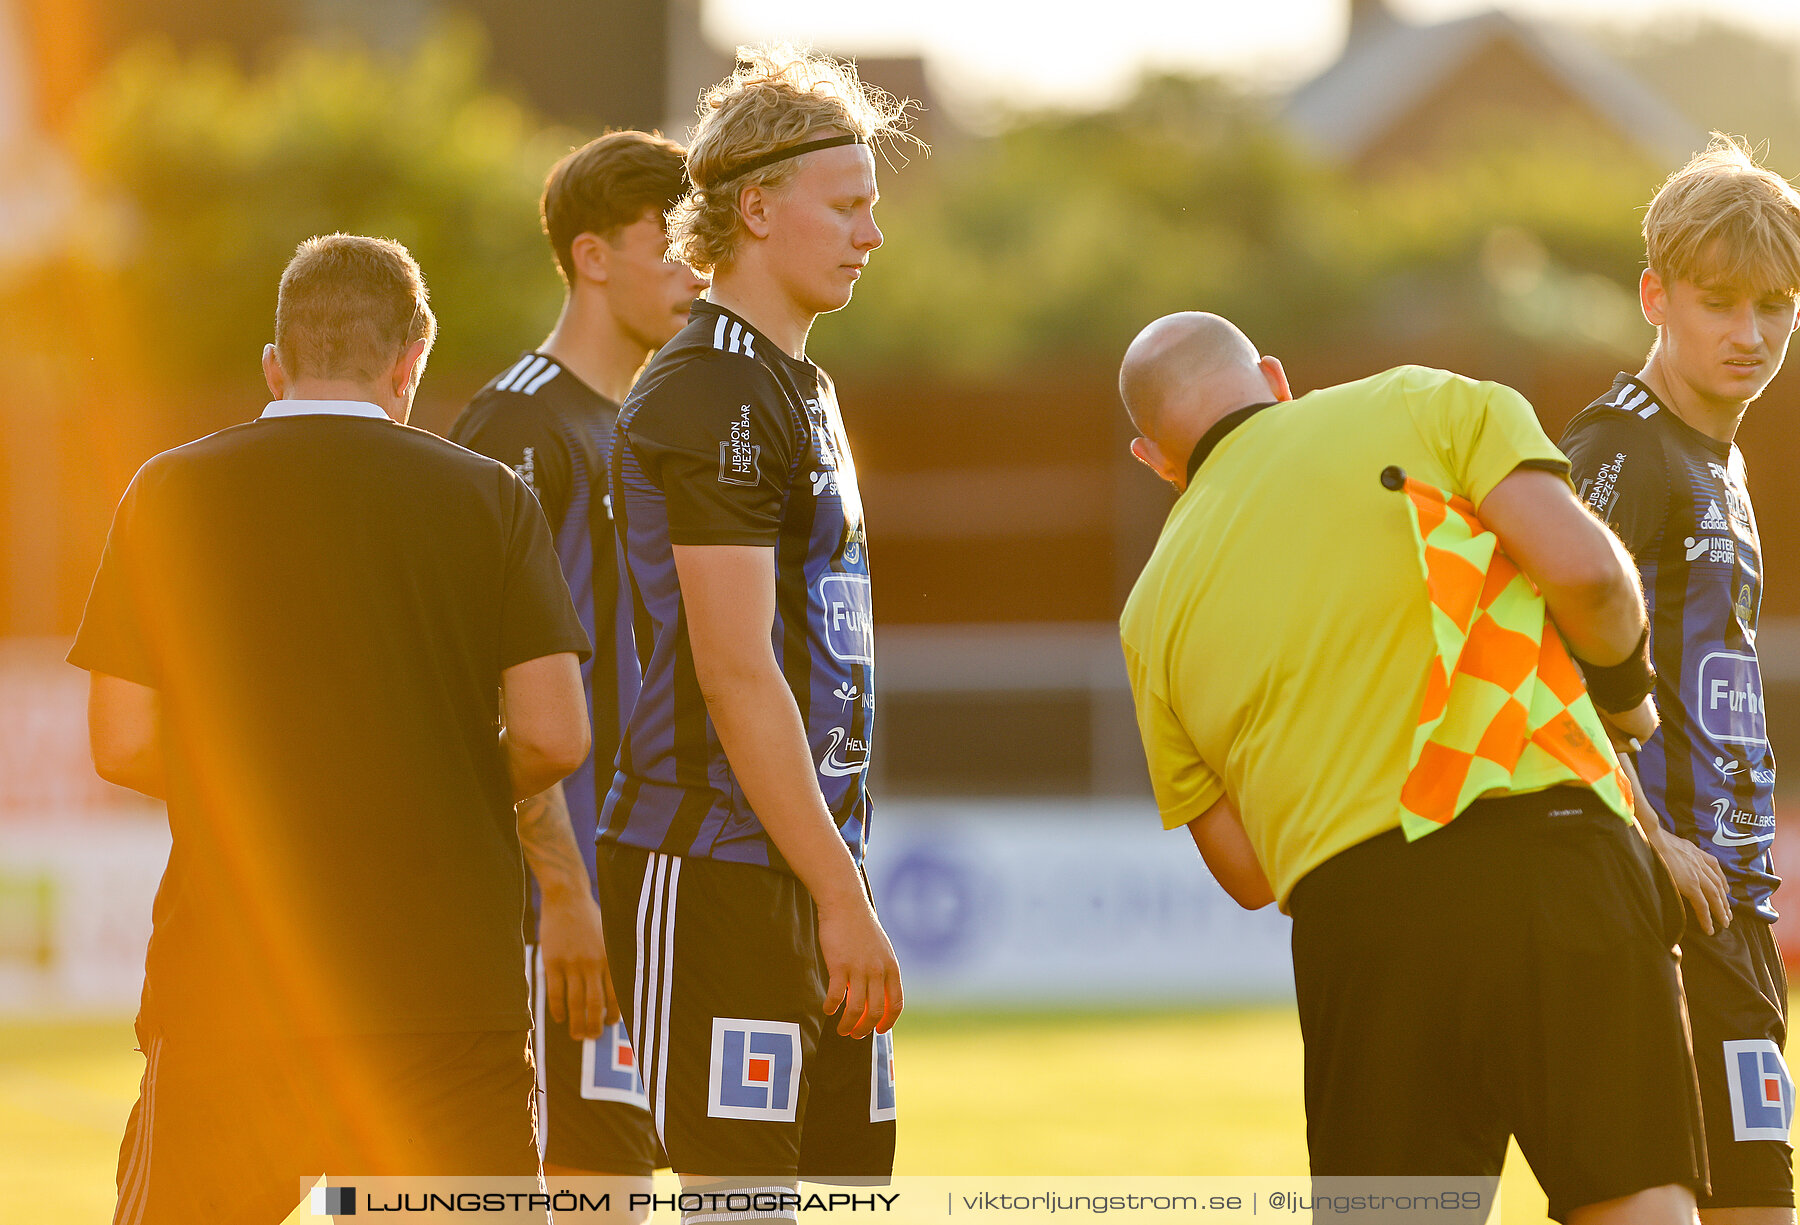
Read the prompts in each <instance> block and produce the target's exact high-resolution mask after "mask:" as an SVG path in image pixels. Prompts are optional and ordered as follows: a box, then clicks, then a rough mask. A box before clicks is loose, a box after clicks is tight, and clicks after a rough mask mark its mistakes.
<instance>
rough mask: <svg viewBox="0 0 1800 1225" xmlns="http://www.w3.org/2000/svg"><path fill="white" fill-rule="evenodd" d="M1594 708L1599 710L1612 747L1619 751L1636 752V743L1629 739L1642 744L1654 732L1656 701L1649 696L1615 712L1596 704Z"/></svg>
mask: <svg viewBox="0 0 1800 1225" xmlns="http://www.w3.org/2000/svg"><path fill="white" fill-rule="evenodd" d="M1594 709H1595V710H1599V711H1600V721H1601V722H1602V723H1604V724H1606V734H1607V736H1608V737H1610V738H1611V740H1612V742H1613V747H1614V748H1615V749H1618V750H1620V751H1621V752H1624V751H1631V752H1636V751H1637V747H1636V745H1633V744H1631V743H1629V741H1632V740H1635V741H1637V742H1638V744H1642V743H1643V742H1644V741H1646V740H1648V739H1650V737H1651V736H1653V735H1655V734H1656V725H1657V721H1658V720H1657V714H1656V703H1655V702H1654V701H1653V700H1652V699H1650V698H1645V699H1644V700H1643V701H1641V702H1639V703H1638V704H1637V705H1636V706H1633V707H1632V708H1631V709H1630V710H1622V711H1619V712H1618V713H1617V714H1613V713H1611V712H1609V711H1604V710H1600V708H1599V707H1598V706H1596V707H1594Z"/></svg>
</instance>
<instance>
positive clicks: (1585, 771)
mask: <svg viewBox="0 0 1800 1225" xmlns="http://www.w3.org/2000/svg"><path fill="white" fill-rule="evenodd" d="M1395 478H1399V479H1398V480H1396V479H1395ZM1382 483H1383V484H1384V485H1387V486H1389V487H1390V488H1395V487H1398V488H1399V489H1401V490H1402V491H1403V492H1404V493H1405V495H1406V501H1407V507H1408V513H1409V514H1410V515H1411V517H1412V523H1413V530H1414V532H1415V533H1416V536H1417V539H1418V542H1419V566H1420V569H1421V570H1422V571H1423V572H1424V575H1425V585H1426V587H1427V588H1428V589H1429V591H1430V594H1431V628H1432V634H1433V636H1434V638H1435V639H1436V646H1437V653H1436V655H1435V656H1434V657H1433V658H1432V661H1431V672H1430V675H1429V677H1428V678H1427V680H1426V684H1425V700H1424V702H1423V704H1422V705H1421V708H1420V710H1419V725H1418V727H1417V728H1416V729H1415V730H1414V732H1413V744H1412V761H1411V769H1410V770H1409V772H1408V774H1407V776H1406V785H1405V786H1404V787H1403V788H1402V789H1401V793H1400V807H1401V824H1402V826H1403V827H1404V829H1405V831H1406V838H1407V841H1409V842H1410V841H1413V840H1415V839H1418V838H1422V837H1424V836H1425V835H1426V834H1428V833H1430V832H1432V831H1433V830H1436V829H1441V828H1443V827H1444V826H1445V825H1446V824H1448V823H1449V822H1450V820H1451V819H1452V818H1453V817H1455V816H1456V815H1457V814H1458V813H1460V812H1461V811H1462V810H1463V809H1465V808H1467V807H1468V806H1469V804H1470V803H1472V802H1473V801H1475V800H1477V799H1480V798H1481V797H1482V796H1485V795H1500V794H1511V793H1515V792H1525V791H1538V790H1542V789H1543V788H1545V787H1549V786H1553V785H1555V784H1557V783H1567V782H1569V781H1570V778H1569V776H1570V775H1571V774H1573V775H1574V776H1575V778H1577V779H1579V780H1580V781H1581V782H1582V783H1583V784H1585V785H1586V786H1588V787H1590V788H1592V789H1593V791H1594V793H1595V794H1596V795H1598V796H1599V797H1600V798H1601V799H1602V800H1604V801H1605V803H1606V805H1607V807H1609V808H1611V809H1612V810H1613V811H1614V812H1616V813H1618V814H1619V815H1620V816H1621V817H1623V818H1625V819H1626V820H1628V821H1629V820H1631V819H1632V799H1631V785H1630V784H1629V783H1628V782H1626V781H1625V775H1624V772H1623V771H1622V770H1620V768H1619V759H1618V757H1617V755H1616V754H1614V752H1613V749H1612V744H1611V743H1610V742H1609V741H1608V740H1607V737H1606V729H1605V727H1604V726H1603V725H1602V724H1601V722H1600V714H1599V712H1598V711H1597V710H1596V709H1595V708H1594V703H1593V699H1591V698H1589V697H1588V693H1587V685H1586V683H1585V682H1584V681H1583V679H1582V676H1581V670H1580V669H1579V668H1577V667H1576V666H1575V661H1574V660H1573V659H1571V658H1570V657H1569V651H1568V648H1567V647H1565V646H1564V645H1563V640H1562V635H1560V634H1558V633H1557V632H1556V627H1555V626H1554V625H1552V624H1551V622H1550V618H1549V613H1548V611H1547V610H1546V608H1545V606H1544V597H1543V596H1541V595H1539V594H1538V590H1537V588H1536V587H1535V586H1534V585H1533V584H1532V582H1531V580H1530V579H1528V578H1526V577H1525V575H1524V574H1522V573H1520V571H1519V568H1518V567H1517V566H1516V565H1514V564H1513V561H1512V559H1511V558H1509V557H1508V556H1507V555H1506V554H1505V553H1503V552H1502V551H1501V550H1500V547H1499V541H1498V539H1497V538H1496V537H1495V536H1494V534H1493V532H1491V531H1489V530H1488V528H1487V526H1486V525H1485V524H1483V523H1482V522H1481V520H1480V519H1478V518H1476V516H1475V506H1474V504H1473V503H1471V502H1470V501H1469V500H1468V499H1467V498H1462V497H1456V496H1453V495H1451V494H1448V493H1446V492H1445V491H1443V490H1442V489H1437V488H1434V487H1433V486H1430V485H1426V484H1423V483H1421V482H1419V481H1415V480H1413V479H1412V478H1410V477H1408V476H1406V475H1405V474H1404V473H1402V472H1400V471H1399V470H1398V469H1395V468H1390V469H1388V470H1387V471H1386V472H1384V473H1382Z"/></svg>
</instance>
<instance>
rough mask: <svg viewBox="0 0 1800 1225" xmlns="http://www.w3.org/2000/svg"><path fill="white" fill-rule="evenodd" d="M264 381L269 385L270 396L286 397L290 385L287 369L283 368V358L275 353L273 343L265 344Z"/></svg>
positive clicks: (274, 397) (278, 398) (276, 397)
mask: <svg viewBox="0 0 1800 1225" xmlns="http://www.w3.org/2000/svg"><path fill="white" fill-rule="evenodd" d="M263 382H265V383H267V384H268V385H269V396H270V398H272V399H276V400H281V399H285V398H286V395H285V393H286V391H287V385H288V376H287V371H285V370H283V369H282V368H281V358H280V357H278V356H277V355H276V353H275V346H274V345H272V344H269V345H264V346H263Z"/></svg>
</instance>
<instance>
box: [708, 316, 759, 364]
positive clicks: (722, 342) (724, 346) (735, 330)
mask: <svg viewBox="0 0 1800 1225" xmlns="http://www.w3.org/2000/svg"><path fill="white" fill-rule="evenodd" d="M726 324H730V325H731V331H730V334H729V335H727V334H726V330H725V325H726ZM755 339H756V337H755V335H754V334H752V333H751V331H750V329H749V328H747V327H745V326H744V325H743V324H741V323H738V322H736V321H735V320H731V319H727V318H726V317H725V316H724V315H720V316H719V323H718V326H717V327H715V328H713V348H715V349H719V350H722V351H723V352H726V353H741V354H743V355H744V356H745V357H755V356H756V350H755V349H753V348H751V347H750V346H751V342H752V341H754V340H755Z"/></svg>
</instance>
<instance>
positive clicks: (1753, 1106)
mask: <svg viewBox="0 0 1800 1225" xmlns="http://www.w3.org/2000/svg"><path fill="white" fill-rule="evenodd" d="M1724 1047H1725V1087H1726V1088H1727V1089H1729V1090H1730V1091H1731V1126H1732V1129H1733V1130H1734V1131H1735V1132H1736V1138H1737V1139H1739V1140H1780V1141H1782V1142H1784V1143H1785V1142H1786V1140H1787V1138H1788V1125H1789V1124H1790V1123H1792V1122H1793V1121H1794V1081H1793V1078H1792V1077H1790V1076H1789V1075H1788V1069H1787V1061H1786V1060H1785V1059H1783V1058H1782V1057H1781V1048H1780V1047H1778V1046H1776V1045H1775V1044H1774V1043H1773V1042H1771V1041H1769V1040H1768V1039H1767V1038H1746V1039H1743V1040H1741V1041H1735V1042H1727V1043H1725V1044H1724Z"/></svg>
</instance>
